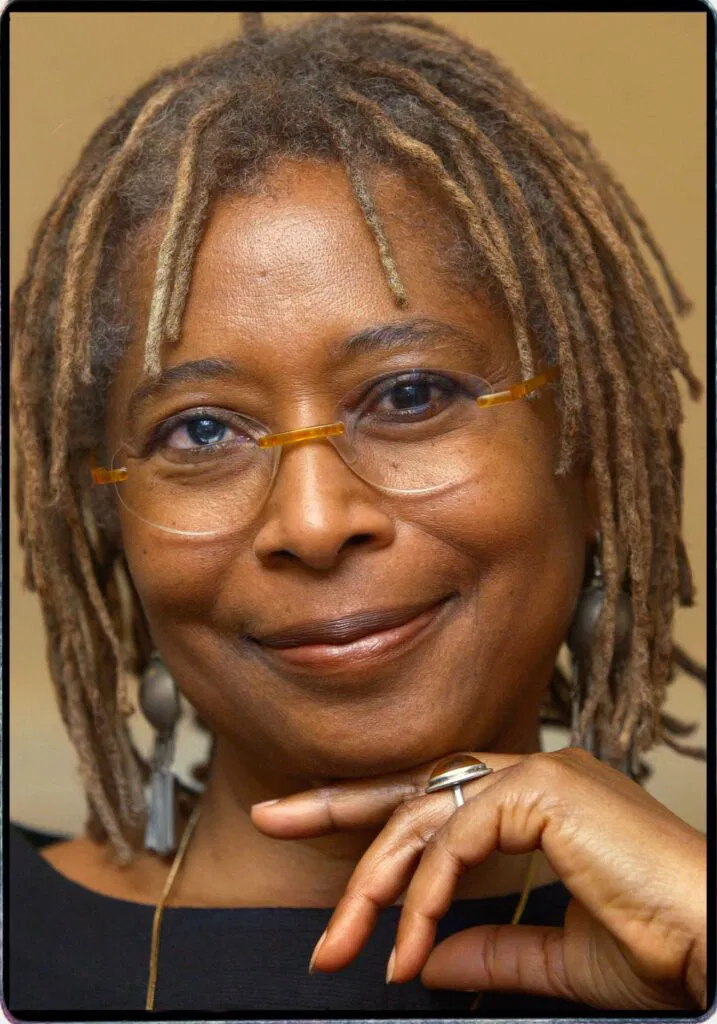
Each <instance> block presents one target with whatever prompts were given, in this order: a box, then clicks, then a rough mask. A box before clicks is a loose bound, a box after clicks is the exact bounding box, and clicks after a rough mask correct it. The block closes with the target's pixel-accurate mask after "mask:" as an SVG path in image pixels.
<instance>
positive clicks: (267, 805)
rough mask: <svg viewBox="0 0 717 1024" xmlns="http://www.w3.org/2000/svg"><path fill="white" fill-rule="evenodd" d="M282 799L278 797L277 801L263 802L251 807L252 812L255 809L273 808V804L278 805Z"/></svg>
mask: <svg viewBox="0 0 717 1024" xmlns="http://www.w3.org/2000/svg"><path fill="white" fill-rule="evenodd" d="M280 799H281V797H277V798H276V799H275V800H262V801H261V803H258V804H252V805H251V807H252V810H254V808H255V807H271V805H272V804H278V803H279V800H280Z"/></svg>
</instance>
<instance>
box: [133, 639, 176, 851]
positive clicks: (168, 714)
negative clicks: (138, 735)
mask: <svg viewBox="0 0 717 1024" xmlns="http://www.w3.org/2000/svg"><path fill="white" fill-rule="evenodd" d="M139 703H140V707H141V708H142V711H143V712H144V715H145V718H146V719H147V721H148V722H149V724H150V725H151V726H152V727H153V729H154V730H155V733H156V735H155V739H154V749H153V751H152V758H151V761H150V764H151V768H152V775H151V781H150V797H149V808H148V814H147V828H146V831H145V836H144V845H145V849H147V850H154V851H156V853H159V854H163V855H164V854H167V853H172V852H173V850H174V848H175V846H176V842H175V835H174V831H175V830H174V775H173V773H172V761H173V760H174V747H175V730H176V726H177V722H178V721H179V717H180V714H181V706H180V703H179V691H178V689H177V684H176V683H175V681H174V679H173V678H172V676H171V675H170V673H169V670H168V669H167V666H166V665H165V664H164V662H163V661H162V659H161V657H160V656H159V654H157V653H156V652H155V653H154V654H152V655H151V657H150V659H149V665H148V666H147V668H146V670H145V672H144V674H143V675H142V681H141V683H140V688H139Z"/></svg>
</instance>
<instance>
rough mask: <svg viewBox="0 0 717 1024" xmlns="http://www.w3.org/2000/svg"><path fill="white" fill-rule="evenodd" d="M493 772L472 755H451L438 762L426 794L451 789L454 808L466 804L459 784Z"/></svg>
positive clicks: (429, 780)
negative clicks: (454, 803)
mask: <svg viewBox="0 0 717 1024" xmlns="http://www.w3.org/2000/svg"><path fill="white" fill-rule="evenodd" d="M492 771H493V769H492V768H489V767H488V765H487V764H485V762H484V761H481V760H480V759H479V758H477V757H474V756H473V754H453V755H452V756H451V757H446V758H444V759H443V760H442V761H439V762H438V764H437V765H436V766H435V768H434V769H433V771H432V772H431V775H430V777H429V779H428V785H427V786H426V793H437V792H438V790H440V789H452V790H453V799H454V800H455V802H456V807H462V806H463V804H464V803H465V802H466V801H465V797H464V796H463V789H462V788H461V784H462V783H463V782H470V781H471V780H472V779H480V778H481V777H482V776H483V775H490V773H491V772H492Z"/></svg>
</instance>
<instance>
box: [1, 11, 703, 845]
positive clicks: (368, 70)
mask: <svg viewBox="0 0 717 1024" xmlns="http://www.w3.org/2000/svg"><path fill="white" fill-rule="evenodd" d="M282 156H291V157H301V156H304V157H307V158H313V159H318V160H334V161H340V162H341V163H342V164H343V165H344V167H345V168H346V172H347V175H348V178H349V180H350V182H351V186H352V189H353V193H354V196H355V198H356V202H357V204H358V206H359V208H360V209H361V211H362V213H363V215H364V218H365V220H366V223H367V225H368V227H369V229H370V231H371V232H372V234H373V237H374V240H375V243H376V249H377V257H378V259H379V261H380V265H381V267H382V268H383V271H384V274H385V277H386V281H387V284H388V286H389V288H390V289H391V291H392V293H393V295H394V297H395V299H396V302H397V304H398V305H403V304H404V303H405V301H406V295H405V291H404V288H403V284H402V282H401V279H400V276H399V273H398V269H397V267H396V264H395V261H394V258H393V255H392V252H391V246H390V241H389V238H388V236H387V234H386V231H385V228H384V225H383V223H382V220H381V217H380V216H379V213H378V210H377V208H376V204H375V202H374V199H373V196H372V192H371V188H370V184H369V175H370V171H371V169H372V168H373V167H376V166H378V165H384V166H389V167H393V168H395V169H398V170H400V171H403V172H404V173H406V174H407V175H408V176H409V177H410V176H411V175H412V174H413V175H416V174H418V175H419V176H420V177H421V180H422V181H425V180H427V181H428V182H429V183H430V185H431V186H432V187H433V188H434V189H435V191H436V192H437V194H438V195H439V196H440V198H441V202H442V205H443V207H444V208H445V210H446V211H447V212H448V214H449V215H450V217H451V220H452V223H453V224H454V226H455V228H456V230H457V232H458V233H459V235H460V237H461V239H462V240H463V243H464V247H463V253H464V254H465V252H468V253H469V254H470V255H471V256H472V258H473V264H472V265H473V266H474V268H478V267H480V268H481V274H483V275H485V276H487V277H488V278H489V279H490V280H491V281H492V282H493V283H494V284H495V286H496V287H497V288H498V289H499V291H500V294H501V295H502V297H503V299H504V301H505V303H506V307H507V309H508V311H509V313H510V315H511V318H512V321H513V326H514V330H515V337H516V343H517V347H518V353H519V356H520V361H521V366H522V370H523V373H524V375H525V376H526V377H527V376H530V375H531V374H532V373H533V372H534V370H533V367H534V362H535V359H536V356H537V357H539V358H540V359H547V360H548V361H550V362H557V363H559V364H560V367H561V387H560V402H561V415H562V420H561V422H562V434H561V446H560V458H559V464H558V466H557V472H559V473H564V472H567V471H568V470H569V468H570V467H571V465H573V464H574V460H575V457H576V455H578V454H579V453H584V452H585V451H587V452H589V455H590V459H591V464H592V470H593V473H594V476H595V480H596V484H597V492H598V503H599V515H600V530H601V538H602V563H603V565H602V568H603V573H604V577H605V587H606V604H605V611H604V614H603V616H602V620H601V624H600V630H599V634H598V637H597V641H596V644H595V650H594V652H593V659H592V672H591V677H590V688H589V693H588V695H587V699H586V701H585V704H584V706H583V709H582V714H581V718H580V722H579V726H578V729H577V734H576V735H575V736H573V737H572V739H573V742H578V743H579V742H582V741H583V740H584V738H585V736H586V735H587V734H588V731H589V730H590V729H595V730H596V736H597V741H598V745H599V749H600V751H601V754H602V756H605V757H606V759H613V760H614V759H618V758H620V757H621V756H623V755H624V753H625V751H626V750H627V749H628V745H629V744H631V743H634V744H635V745H636V749H637V750H639V751H645V750H647V749H649V748H650V746H652V745H653V744H654V743H655V742H657V741H659V740H662V741H664V742H666V743H668V744H669V745H670V746H671V747H673V748H674V749H676V750H679V751H680V752H682V753H684V754H686V755H688V756H694V757H704V756H705V752H704V751H703V750H702V749H700V748H693V747H689V746H686V745H684V744H682V743H680V742H678V740H677V739H676V738H675V737H677V736H683V735H687V734H688V733H689V732H690V731H692V729H693V728H694V726H687V725H684V724H683V723H680V722H679V721H677V720H676V719H674V718H673V717H672V716H669V715H667V714H666V713H664V712H662V711H661V708H662V705H663V703H664V699H665V693H666V687H667V684H668V683H669V681H670V680H671V678H672V675H673V671H674V666H675V664H676V665H677V666H678V667H680V668H682V669H683V670H686V671H688V672H691V674H693V675H695V676H696V677H698V678H701V679H702V680H703V681H704V674H703V673H702V672H701V670H700V669H699V667H698V666H695V665H694V664H693V663H692V662H691V660H690V659H688V658H687V657H686V655H684V653H683V652H681V651H679V649H676V648H675V649H674V650H673V646H672V639H671V632H672V621H673V614H674V607H675V603H676V601H679V602H680V603H681V604H683V605H687V604H691V602H692V599H693V588H692V579H691V574H690V569H689V564H688V561H687V557H686V554H685V550H684V544H683V542H682V537H681V524H680V513H681V504H682V451H681V447H680V443H679V437H678V429H679V426H680V423H681V420H682V412H681V406H680V400H679V394H678V390H677V386H676V382H675V379H674V374H675V372H676V373H679V374H681V375H682V377H683V378H684V379H685V381H686V382H687V384H688V386H689V388H690V391H691V394H692V396H693V397H697V396H698V394H699V393H700V383H699V381H698V380H697V379H696V377H695V375H694V374H693V372H692V370H691V368H690V365H689V360H688V357H687V354H686V353H685V351H684V349H683V347H682V345H681V343H680V340H679V336H678V332H677V328H676V326H675V322H674V319H673V315H672V313H671V312H670V310H669V308H668V303H667V300H666V299H665V298H663V296H662V293H661V291H660V288H659V286H658V283H657V282H656V280H655V279H654V278H653V277H652V275H651V274H650V272H649V270H648V267H647V264H646V260H645V257H644V255H643V252H642V249H641V245H642V246H644V247H645V249H646V250H647V251H648V252H649V253H650V254H651V256H652V257H653V258H654V259H655V261H656V263H657V265H658V267H659V269H660V272H661V275H662V279H663V281H664V285H665V287H666V291H667V294H668V296H669V299H670V301H671V303H672V306H673V308H674V310H675V312H676V313H677V314H681V313H684V312H686V310H687V309H688V308H689V304H688V300H687V298H686V297H685V295H684V294H683V292H682V290H681V288H680V286H679V285H678V284H677V282H676V281H675V279H674V277H673V275H672V273H671V271H670V269H669V267H668V265H667V262H666V260H665V257H664V255H663V254H662V252H661V250H660V248H659V247H658V245H657V243H656V241H655V239H654V237H653V236H652V233H651V232H650V229H649V227H648V226H647V223H646V222H645V219H644V217H643V216H642V214H641V213H640V211H639V210H638V209H637V207H636V205H635V204H634V202H633V201H632V200H631V199H630V197H629V196H628V195H627V193H626V191H625V189H624V187H623V186H622V184H621V183H620V182H619V181H618V180H617V179H616V178H615V176H614V174H613V173H612V171H611V170H610V169H609V168H608V167H607V166H606V165H605V163H604V162H603V161H602V159H601V158H600V157H599V155H598V154H597V153H596V151H595V149H594V147H593V145H592V143H591V142H590V139H589V138H588V136H587V135H586V134H585V133H584V132H582V131H581V130H579V129H578V128H576V127H574V126H573V125H571V124H569V123H568V122H566V121H565V120H564V119H563V118H561V117H559V116H558V115H557V114H556V113H554V112H553V111H551V110H549V109H548V108H547V107H546V106H544V105H543V104H542V103H541V102H540V101H539V100H538V99H537V98H536V97H535V96H534V95H533V94H532V93H531V92H530V91H529V90H528V89H527V88H526V87H525V86H523V85H522V83H521V82H520V81H519V80H518V79H517V78H515V76H514V75H512V74H511V73H510V72H509V71H508V70H507V69H505V68H504V67H503V66H502V65H501V64H500V62H498V61H497V60H496V59H495V58H494V57H493V56H492V55H491V54H489V53H487V52H485V51H482V50H478V49H476V48H474V47H472V46H470V45H469V44H467V43H465V42H463V41H461V40H459V39H457V38H455V37H454V36H453V35H452V34H451V33H449V32H448V31H446V30H444V29H441V28H439V27H438V26H436V25H434V24H433V23H431V22H430V21H428V20H426V19H423V18H419V17H415V16H411V15H401V14H393V13H385V14H383V13H370V14H362V15H355V16H342V15H329V16H321V17H316V18H313V19H310V20H309V21H307V22H306V23H303V24H301V25H300V26H298V27H296V28H293V29H291V30H287V31H281V32H275V31H272V32H269V31H267V30H266V28H265V27H264V26H263V24H262V22H261V19H260V18H259V16H258V15H255V14H251V15H247V16H246V18H245V37H244V38H243V39H240V40H237V41H235V42H232V43H231V44H229V45H228V46H225V47H222V48H220V49H218V50H215V51H212V52H210V53H208V54H205V55H202V56H200V57H198V58H194V59H192V60H190V61H187V62H185V63H184V64H182V65H181V66H179V67H176V68H173V69H171V70H169V71H166V72H163V73H162V74H160V75H158V76H157V77H156V78H155V79H153V80H152V81H151V82H149V83H148V84H147V85H146V86H144V87H143V88H142V89H141V90H140V91H139V92H138V93H136V94H135V95H134V96H133V97H131V98H130V99H129V100H128V101H127V102H126V103H125V104H124V106H123V107H122V108H121V109H120V110H119V111H118V112H117V113H116V114H115V115H114V116H113V117H112V118H110V119H109V120H108V121H107V122H106V123H105V124H104V125H102V127H101V128H100V129H99V130H98V131H97V132H96V134H95V135H94V137H93V138H92V140H91V141H90V143H89V144H88V146H87V147H86V149H85V151H84V152H83V154H82V156H81V157H80V160H79V162H78V164H77V167H76V168H75V170H74V171H73V173H72V175H71V176H70V178H69V180H68V181H67V183H66V184H65V187H64V189H63V190H62V191H61V193H60V195H59V197H58V199H57V200H56V202H55V204H54V205H53V206H52V208H51V209H50V211H49V212H48V214H47V216H46V217H45V219H44V221H43V222H42V224H41V225H40V228H39V230H38V232H37V235H36V239H35V242H34V245H33V247H32V250H31V252H30V256H29V259H28V265H27V270H26V273H25V276H24V279H23V280H22V282H21V284H20V286H19V288H18V289H17V292H16V294H15V298H14V305H13V324H12V344H13V362H12V412H13V416H14V422H15V426H16V431H17V444H18V460H17V467H18V468H17V502H18V509H19V515H20V535H21V542H22V544H23V545H24V549H25V558H26V582H27V585H28V586H30V587H32V588H33V589H35V590H36V591H37V592H38V594H39V597H40V601H41V604H42V608H43V613H44V616H45V623H46V627H47V631H48V636H49V652H50V668H51V673H52V677H53V680H54V683H55V686H56V690H57V696H58V702H59V706H60V710H61V713H62V717H63V720H64V722H65V725H66V727H67V729H68V731H69V734H70V737H71V739H72V741H73V743H74V745H75V748H76V750H77V753H78V756H79V761H80V769H81V773H82V778H83V782H84V785H85V788H86V792H87V798H88V803H89V808H90V825H91V831H92V834H93V835H95V836H96V837H98V838H108V839H109V841H110V842H111V844H112V846H113V848H114V850H115V853H116V855H117V857H118V858H119V859H120V860H125V861H126V860H129V859H131V857H132V856H133V853H134V850H135V849H136V848H137V846H138V844H139V842H140V836H141V828H142V824H143V820H144V815H145V806H144V798H143V781H144V779H145V777H146V766H145V765H143V764H142V762H141V760H140V759H139V757H138V756H137V754H136V752H135V751H134V750H133V748H132V745H131V743H130V740H129V735H128V731H127V727H126V722H125V719H126V716H127V715H128V714H129V713H130V710H131V708H130V706H129V701H128V697H127V678H128V676H129V675H130V674H137V673H139V672H141V671H142V669H143V667H144V665H145V663H146V659H147V655H148V651H149V646H150V641H149V636H148V631H147V626H146V623H145V622H144V619H143V617H142V613H141V610H140V607H139V603H138V601H137V600H136V599H134V592H133V588H132V583H131V580H130V578H129V574H128V571H127V566H126V564H125V562H124V560H123V557H122V554H121V551H120V549H119V546H118V544H117V541H116V538H115V536H114V533H113V531H112V529H105V528H103V527H102V525H101V524H98V521H97V515H98V514H100V513H98V510H97V502H96V500H94V501H93V499H92V498H91V495H90V490H89V488H90V482H89V474H88V473H87V468H86V467H87V459H88V457H89V454H90V453H91V452H92V451H94V450H95V449H96V448H97V447H98V446H99V447H101V443H102V430H103V419H102V411H103V408H104V405H103V403H104V397H105V395H106V391H107V388H108V386H109V383H110V380H111V377H112V374H113V372H114V369H115V367H116V365H117V362H118V360H119V359H120V358H121V355H122V351H123V347H124V345H125V344H126V342H127V335H128V329H127V328H126V325H125V324H124V320H123V310H122V309H121V306H120V305H119V302H118V299H117V297H116V296H117V294H118V289H117V287H116V283H117V278H118V275H119V273H120V270H119V266H120V254H122V253H126V252H127V251H128V249H129V246H130V242H131V240H132V239H135V238H137V237H138V233H139V232H140V231H141V229H142V228H143V227H146V225H147V224H148V223H149V222H150V221H152V220H153V219H156V218H157V216H158V215H161V216H164V217H165V218H166V227H165V234H164V238H163V241H162V243H161V246H160V250H159V256H158V262H157V271H156V281H155V290H154V295H153V299H152V304H151V312H150V317H149V325H148V330H147V337H146V345H145V370H146V372H147V373H149V374H153V373H156V372H157V371H158V370H159V368H160V364H161V356H162V350H163V346H165V345H171V344H175V343H176V342H177V341H178V338H179V335H180V329H181V322H182V314H183V310H184V305H185V302H186V299H187V294H188V291H189V285H190V281H191V274H192V267H193V262H194V258H195V254H196V251H197V248H198V246H199V243H200V241H201V237H202V233H203V229H204V225H205V222H206V219H207V216H208V211H209V209H210V204H211V202H212V200H213V199H214V198H216V197H217V196H219V195H222V194H228V193H231V192H232V191H240V190H242V189H246V188H251V187H253V186H254V184H255V183H256V182H258V181H260V180H261V177H262V176H266V175H267V174H269V173H270V171H271V166H272V162H275V161H276V159H277V158H280V157H282ZM536 348H537V351H536ZM48 382H51V394H52V401H51V402H50V403H48V402H47V401H46V395H47V388H48ZM624 587H627V588H628V589H629V594H630V601H631V604H632V612H633V622H634V626H633V630H632V635H631V639H630V647H629V652H628V655H627V659H626V661H625V663H624V665H623V667H622V670H621V671H620V672H619V673H618V674H617V676H616V677H614V674H613V673H611V664H612V659H613V645H614V622H615V608H616V602H617V598H618V595H619V592H620V590H621V588H624ZM543 721H545V722H553V723H557V724H560V725H563V726H569V724H570V687H569V685H568V683H567V681H566V680H565V678H564V677H563V676H562V674H561V672H560V671H559V670H558V669H557V668H556V672H555V675H554V677H553V680H552V682H551V686H550V691H549V694H548V696H547V701H546V705H545V707H544V709H543ZM641 773H642V774H641V777H644V775H645V774H647V768H646V766H644V765H642V766H641Z"/></svg>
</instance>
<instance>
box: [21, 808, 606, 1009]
mask: <svg viewBox="0 0 717 1024" xmlns="http://www.w3.org/2000/svg"><path fill="white" fill-rule="evenodd" d="M56 838H57V837H52V836H46V835H42V834H39V833H31V832H29V831H27V830H24V829H20V828H18V827H17V826H11V828H10V831H9V843H8V848H7V855H8V861H9V863H8V867H9V892H8V904H7V911H8V917H9V921H8V922H7V923H8V926H9V932H8V946H7V951H8V955H7V962H6V964H7V972H8V973H7V976H6V988H5V1003H6V1005H7V1007H8V1009H9V1010H10V1011H11V1012H12V1014H13V1015H14V1016H15V1017H19V1018H22V1017H23V1011H27V1012H28V1013H30V1012H32V1013H37V1012H38V1011H39V1012H41V1013H43V1014H44V1013H46V1014H47V1015H48V1019H49V1020H52V1019H53V1018H52V1011H57V1012H63V1011H64V1012H67V1011H77V1012H80V1013H82V1012H84V1013H88V1012H92V1013H94V1014H96V1015H98V1016H101V1015H102V1012H103V1011H118V1012H124V1013H127V1014H130V1013H131V1014H132V1016H135V1015H136V1014H137V1013H139V1014H140V1015H141V1014H142V1011H143V1010H144V1005H145V995H146V986H147V973H148V965H149V950H150V932H151V927H152V916H153V913H154V908H153V907H151V906H145V905H141V904H137V903H131V902H128V901H124V900H117V899H111V898H109V897H107V896H101V895H99V894H98V893H94V892H91V891H90V890H89V889H85V888H83V887H82V886H80V885H78V884H77V883H75V882H71V881H69V880H68V879H66V878H65V877H64V876H63V875H61V874H60V873H59V872H57V871H56V870H55V869H54V868H53V867H51V865H49V864H48V863H47V861H45V860H44V859H43V858H42V857H41V856H40V854H39V852H38V848H39V847H40V846H42V845H45V844H46V843H48V842H51V841H54V840H55V839H56ZM569 899H570V894H569V893H568V891H567V889H566V888H565V887H564V886H563V885H562V883H560V882H555V883H553V884H551V885H544V886H540V887H538V888H537V889H534V890H533V891H532V893H531V894H530V897H529V899H528V902H527V905H526V907H525V910H524V911H523V917H522V921H521V923H524V924H537V925H557V926H560V925H562V923H563V920H564V916H565V909H566V906H567V903H568V901H569ZM517 901H518V897H517V895H511V896H497V897H492V898H488V899H471V900H456V901H455V902H454V903H453V905H452V906H451V909H450V910H449V912H448V913H447V914H446V916H445V917H444V918H443V920H442V921H441V922H440V924H439V927H438V936H437V940H436V941H438V942H440V941H441V940H442V939H444V938H446V936H448V935H450V934H451V933H453V932H457V931H460V930H462V929H463V928H467V927H470V926H471V925H476V924H486V923H496V924H499V923H500V924H507V923H509V922H510V920H511V918H512V916H513V913H514V911H515V908H516V905H517ZM399 913H400V907H389V908H388V909H386V910H385V911H384V912H383V913H382V915H381V917H380V919H379V922H378V924H377V926H376V928H375V931H374V932H373V934H372V935H371V938H370V939H369V942H368V943H367V945H366V947H365V948H364V949H363V950H362V952H361V954H360V955H359V956H358V958H357V959H356V960H355V961H354V962H353V963H352V964H350V965H349V966H348V967H346V968H345V969H344V970H342V971H339V972H338V973H336V974H315V975H309V974H308V963H309V958H310V956H311V952H312V950H313V947H314V945H315V943H316V942H317V940H318V938H319V936H320V935H321V933H322V932H323V930H324V928H325V927H326V924H327V922H328V919H329V917H330V915H331V910H330V909H312V908H309V909H307V908H287V907H268V908H242V909H221V908H218V909H211V908H210V909H204V908H201V909H196V908H184V907H175V908H173V907H169V908H167V910H166V911H165V913H164V920H163V924H162V938H161V946H160V956H159V971H158V976H157V991H156V999H155V1007H156V1010H157V1011H160V1012H165V1013H166V1012H169V1013H178V1014H194V1015H196V1016H198V1017H204V1016H206V1015H208V1014H213V1013H216V1014H221V1013H225V1014H226V1013H236V1014H242V1013H254V1014H257V1015H258V1016H262V1015H263V1014H283V1015H286V1016H290V1017H297V1016H301V1015H304V1014H306V1015H310V1016H314V1017H317V1016H336V1017H362V1016H371V1015H375V1016H378V1017H390V1018H394V1019H396V1018H400V1017H402V1016H407V1017H454V1016H461V1015H464V1014H465V1015H468V1016H481V1017H483V1016H495V1017H508V1018H514V1017H527V1018H530V1019H532V1018H535V1017H552V1016H567V1017H576V1016H577V1017H591V1016H602V1015H603V1014H604V1011H602V1013H601V1012H600V1011H598V1010H595V1009H593V1008H591V1007H588V1006H584V1005H581V1004H578V1003H572V1002H565V1001H561V1000H552V999H544V998H540V997H538V996H533V995H523V994H509V993H491V992H488V993H486V994H485V995H484V996H483V999H482V1001H481V1006H480V1009H477V1010H476V1011H474V1013H473V1014H469V1013H468V1008H469V1006H470V1003H471V1002H472V1001H473V999H474V998H475V997H474V995H473V994H471V993H466V992H450V991H436V990H430V989H427V988H424V986H423V985H422V984H421V982H420V980H419V979H416V980H414V981H412V982H408V983H407V984H403V985H386V984H385V982H384V976H385V970H386V962H387V960H388V956H389V954H390V952H391V947H392V946H393V942H394V938H395V934H396V926H397V923H398V917H399Z"/></svg>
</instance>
